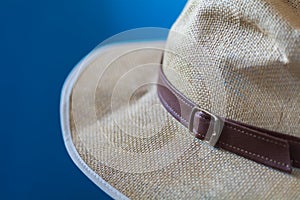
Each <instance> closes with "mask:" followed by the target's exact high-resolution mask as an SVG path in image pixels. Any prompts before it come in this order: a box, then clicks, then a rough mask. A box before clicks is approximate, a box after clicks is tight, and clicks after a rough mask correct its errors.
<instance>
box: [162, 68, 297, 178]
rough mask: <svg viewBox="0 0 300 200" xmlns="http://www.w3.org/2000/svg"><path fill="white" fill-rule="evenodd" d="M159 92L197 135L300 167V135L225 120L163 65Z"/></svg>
mask: <svg viewBox="0 0 300 200" xmlns="http://www.w3.org/2000/svg"><path fill="white" fill-rule="evenodd" d="M157 92H158V96H159V98H160V100H161V103H162V104H163V106H164V107H165V108H166V110H167V111H168V112H169V113H170V114H171V115H172V116H173V117H174V118H176V119H177V120H178V121H179V122H180V123H181V124H183V125H184V126H185V127H187V128H189V129H190V130H191V131H192V133H193V135H194V136H195V137H196V138H198V139H200V140H206V141H207V142H208V143H209V144H211V145H213V146H217V147H220V148H222V149H224V150H227V151H230V152H233V153H235V154H237V155H240V156H243V157H245V158H248V159H251V160H253V161H256V162H258V163H261V164H264V165H266V166H269V167H273V168H275V169H279V170H281V171H284V172H288V173H291V171H292V166H294V167H300V138H297V137H294V136H289V135H286V134H282V133H276V132H273V131H269V130H265V129H262V128H258V127H254V126H250V125H247V124H243V123H240V122H236V121H233V120H230V119H222V118H220V117H218V116H215V115H213V114H211V113H209V112H208V111H205V110H202V109H200V108H198V107H197V105H196V104H195V103H193V102H192V101H190V100H189V99H187V98H186V97H185V96H184V95H183V94H182V93H180V92H179V91H178V90H177V89H176V88H174V87H173V86H172V84H171V83H170V82H169V81H168V80H167V78H166V76H165V74H164V73H163V70H162V68H160V72H159V82H158V87H157ZM218 129H220V130H218Z"/></svg>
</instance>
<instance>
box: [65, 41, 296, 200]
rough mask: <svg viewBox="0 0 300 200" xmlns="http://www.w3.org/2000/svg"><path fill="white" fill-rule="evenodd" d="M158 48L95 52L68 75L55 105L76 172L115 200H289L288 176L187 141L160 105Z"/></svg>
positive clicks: (292, 181) (156, 44)
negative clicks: (281, 199) (59, 108)
mask: <svg viewBox="0 0 300 200" xmlns="http://www.w3.org/2000/svg"><path fill="white" fill-rule="evenodd" d="M164 45H165V42H164V41H152V42H136V43H128V44H126V43H125V44H118V45H111V46H107V47H100V48H97V49H96V50H94V51H93V52H92V53H90V54H89V55H88V56H87V57H86V58H85V59H84V60H83V61H82V62H80V63H79V64H78V66H77V67H76V68H75V69H74V70H73V71H72V72H71V73H70V75H69V77H68V79H67V80H66V82H65V85H64V88H63V91H62V97H61V123H62V130H63V136H64V141H65V145H66V147H67V150H68V152H69V154H70V156H71V158H72V159H73V161H74V162H75V164H76V165H77V166H78V167H79V168H80V169H81V170H82V171H83V172H84V173H85V175H87V176H88V177H89V178H90V179H91V180H92V181H93V182H94V183H95V184H96V185H97V186H99V187H100V188H101V189H102V190H103V191H105V192H106V193H107V194H109V195H110V196H111V197H113V198H115V199H126V198H128V197H129V198H133V199H145V198H167V199H169V198H180V199H186V198H225V199H227V198H241V197H242V198H252V199H253V198H278V199H280V198H290V199H292V198H295V197H299V196H300V190H299V188H300V170H298V169H295V170H294V172H293V174H292V175H288V174H285V173H282V172H279V171H276V170H273V169H271V168H268V167H265V166H263V165H260V164H257V163H255V162H253V161H250V160H247V159H245V158H243V157H240V156H237V155H235V154H232V153H229V152H225V151H223V150H221V149H216V148H212V147H210V146H208V145H206V144H204V143H202V142H201V141H196V140H194V139H193V138H192V137H190V136H189V131H188V130H187V129H186V128H185V127H183V126H182V125H181V124H180V123H179V122H177V121H176V120H175V119H174V118H173V117H172V116H171V115H169V113H168V112H167V111H166V110H165V109H164V107H163V106H162V105H160V102H159V98H158V96H157V94H156V89H155V84H156V80H157V76H156V74H157V69H158V68H159V66H160V62H161V57H162V54H163V51H164V48H165V47H164Z"/></svg>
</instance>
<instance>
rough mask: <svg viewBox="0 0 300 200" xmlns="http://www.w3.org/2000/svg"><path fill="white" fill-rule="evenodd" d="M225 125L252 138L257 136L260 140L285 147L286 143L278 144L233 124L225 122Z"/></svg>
mask: <svg viewBox="0 0 300 200" xmlns="http://www.w3.org/2000/svg"><path fill="white" fill-rule="evenodd" d="M225 126H226V127H228V128H231V129H234V130H236V131H238V132H240V133H244V134H245V135H248V136H251V137H253V138H257V139H260V140H263V141H266V142H269V143H272V144H275V145H278V146H281V147H284V148H286V145H284V144H280V143H278V142H276V141H272V140H269V139H267V138H264V137H261V136H256V135H253V134H251V133H249V132H246V131H243V130H240V129H238V128H236V127H233V126H230V125H226V124H225Z"/></svg>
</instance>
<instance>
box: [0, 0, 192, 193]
mask: <svg viewBox="0 0 300 200" xmlns="http://www.w3.org/2000/svg"><path fill="white" fill-rule="evenodd" d="M185 3H186V0H176V1H174V0H151V1H150V0H148V1H146V0H107V1H103V0H82V1H76V0H48V1H42V0H36V1H28V0H27V1H25V0H7V1H1V2H0V42H1V43H0V50H1V52H0V56H1V57H0V58H1V62H0V63H1V64H0V66H1V72H0V74H1V77H0V81H1V82H0V89H1V98H0V99H1V100H0V101H1V102H0V103H1V115H0V116H1V119H0V122H1V126H0V127H1V128H0V130H1V131H0V133H1V139H0V146H1V147H0V148H1V170H0V171H1V172H0V173H1V187H0V188H1V189H0V190H3V191H1V193H0V195H1V196H0V199H65V198H67V199H100V198H104V199H105V198H109V197H108V196H107V195H106V194H105V193H104V192H102V191H101V190H100V189H98V188H97V186H95V185H94V184H93V183H92V182H91V181H90V180H89V179H88V178H86V177H85V176H84V175H83V174H82V173H81V172H80V171H79V169H78V168H77V167H76V166H75V165H74V164H73V162H72V161H71V159H70V157H69V156H68V154H67V152H66V150H65V147H64V144H63V140H62V134H61V129H60V122H59V101H60V91H61V87H62V84H63V82H64V80H65V78H66V76H67V75H68V73H69V72H70V70H71V69H72V68H73V66H74V65H75V64H76V63H77V62H78V61H79V60H80V59H81V58H82V57H83V56H85V55H86V54H87V53H89V51H91V50H92V49H93V48H94V47H95V46H97V44H99V43H100V42H101V41H103V40H104V39H106V38H108V37H109V36H112V35H114V34H117V33H119V32H122V31H125V30H128V29H132V28H137V27H147V26H154V27H165V28H170V27H171V25H172V23H173V22H174V21H175V20H176V18H177V16H178V15H179V14H180V12H181V10H182V8H183V7H184V4H185Z"/></svg>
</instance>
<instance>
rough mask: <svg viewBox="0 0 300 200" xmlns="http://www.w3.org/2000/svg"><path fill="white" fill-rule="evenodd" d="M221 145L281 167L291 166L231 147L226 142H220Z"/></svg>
mask: <svg viewBox="0 0 300 200" xmlns="http://www.w3.org/2000/svg"><path fill="white" fill-rule="evenodd" d="M220 144H223V145H225V146H227V147H229V148H232V149H235V150H237V151H240V152H242V153H246V154H248V155H253V156H256V157H258V158H261V159H263V160H265V161H268V162H272V163H274V164H277V165H281V166H284V167H287V168H288V167H289V165H288V164H286V163H282V162H279V161H276V160H273V159H270V158H268V157H265V156H262V155H259V154H256V153H253V152H250V151H247V150H244V149H241V148H239V147H235V146H233V145H230V144H227V143H224V142H220Z"/></svg>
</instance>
